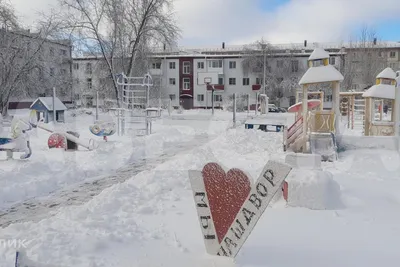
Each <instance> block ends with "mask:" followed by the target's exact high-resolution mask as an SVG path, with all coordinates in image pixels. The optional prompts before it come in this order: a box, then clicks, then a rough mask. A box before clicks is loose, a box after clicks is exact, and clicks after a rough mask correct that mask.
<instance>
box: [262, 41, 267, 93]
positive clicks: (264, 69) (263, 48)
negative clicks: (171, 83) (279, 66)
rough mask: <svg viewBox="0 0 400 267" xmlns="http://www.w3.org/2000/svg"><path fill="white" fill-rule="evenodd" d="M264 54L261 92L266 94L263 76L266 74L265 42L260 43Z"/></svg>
mask: <svg viewBox="0 0 400 267" xmlns="http://www.w3.org/2000/svg"><path fill="white" fill-rule="evenodd" d="M261 47H262V50H263V55H264V63H263V93H264V95H265V94H267V89H266V88H265V76H266V67H267V66H266V62H267V54H266V53H265V49H266V48H267V44H262V45H261Z"/></svg>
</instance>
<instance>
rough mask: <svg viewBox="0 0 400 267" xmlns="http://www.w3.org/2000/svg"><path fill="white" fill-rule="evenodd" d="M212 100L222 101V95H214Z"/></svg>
mask: <svg viewBox="0 0 400 267" xmlns="http://www.w3.org/2000/svg"><path fill="white" fill-rule="evenodd" d="M214 101H216V102H222V95H214Z"/></svg>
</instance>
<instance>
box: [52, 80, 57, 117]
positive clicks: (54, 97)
mask: <svg viewBox="0 0 400 267" xmlns="http://www.w3.org/2000/svg"><path fill="white" fill-rule="evenodd" d="M56 112H57V110H56V88H55V87H53V123H54V124H56Z"/></svg>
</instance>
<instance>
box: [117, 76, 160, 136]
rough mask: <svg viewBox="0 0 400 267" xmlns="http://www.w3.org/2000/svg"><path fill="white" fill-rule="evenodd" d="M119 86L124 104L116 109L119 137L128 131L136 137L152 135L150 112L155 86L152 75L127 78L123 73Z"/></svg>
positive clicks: (121, 100) (118, 81)
mask: <svg viewBox="0 0 400 267" xmlns="http://www.w3.org/2000/svg"><path fill="white" fill-rule="evenodd" d="M117 85H118V90H119V95H120V96H119V97H120V103H121V104H122V106H121V108H118V109H116V111H117V116H118V135H125V132H126V131H127V130H130V131H133V132H134V134H135V135H148V134H151V121H152V119H153V117H152V116H150V114H149V112H148V108H149V107H150V106H149V98H150V89H151V87H152V86H153V79H152V77H151V75H150V74H146V75H144V76H143V77H127V76H126V75H125V74H123V73H122V74H120V75H119V76H118V79H117ZM143 132H144V134H143Z"/></svg>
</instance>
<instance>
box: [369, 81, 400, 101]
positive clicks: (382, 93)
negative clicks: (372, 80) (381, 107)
mask: <svg viewBox="0 0 400 267" xmlns="http://www.w3.org/2000/svg"><path fill="white" fill-rule="evenodd" d="M362 96H363V97H373V98H384V99H394V98H395V87H394V85H389V84H377V85H374V86H372V87H371V88H369V89H368V90H367V91H365V93H364V94H363V95H362Z"/></svg>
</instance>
